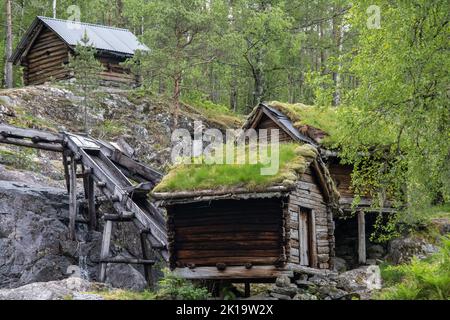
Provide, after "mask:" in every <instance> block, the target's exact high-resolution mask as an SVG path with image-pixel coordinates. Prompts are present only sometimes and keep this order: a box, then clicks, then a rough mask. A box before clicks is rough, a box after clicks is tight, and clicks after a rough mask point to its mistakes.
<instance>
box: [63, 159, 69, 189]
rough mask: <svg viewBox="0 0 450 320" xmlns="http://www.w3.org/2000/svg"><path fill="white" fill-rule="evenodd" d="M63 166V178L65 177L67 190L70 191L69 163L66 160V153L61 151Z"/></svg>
mask: <svg viewBox="0 0 450 320" xmlns="http://www.w3.org/2000/svg"><path fill="white" fill-rule="evenodd" d="M62 161H63V167H64V178H65V179H66V188H67V192H70V174H69V164H68V162H67V155H66V153H65V152H63V160H62Z"/></svg>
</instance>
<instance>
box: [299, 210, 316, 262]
mask: <svg viewBox="0 0 450 320" xmlns="http://www.w3.org/2000/svg"><path fill="white" fill-rule="evenodd" d="M298 224H299V225H298V240H299V245H300V247H299V257H300V265H302V266H308V267H309V266H312V260H311V256H312V250H313V247H312V230H311V229H312V221H311V210H309V209H305V208H302V207H300V208H299V215H298Z"/></svg>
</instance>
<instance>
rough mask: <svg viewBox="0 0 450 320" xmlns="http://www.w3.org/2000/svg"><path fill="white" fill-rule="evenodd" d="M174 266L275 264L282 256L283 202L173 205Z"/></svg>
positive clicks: (227, 201) (220, 202)
mask: <svg viewBox="0 0 450 320" xmlns="http://www.w3.org/2000/svg"><path fill="white" fill-rule="evenodd" d="M169 214H170V218H171V219H173V220H172V221H173V230H174V246H173V249H172V252H171V255H172V256H173V258H174V260H175V261H176V263H175V266H172V267H192V266H195V267H202V266H217V264H225V265H227V266H249V264H250V265H252V266H257V265H275V264H276V263H277V261H278V260H279V259H280V256H282V255H283V253H284V250H285V248H284V247H283V235H282V232H283V225H282V224H283V220H282V215H283V209H282V201H281V199H280V198H272V199H248V200H216V201H210V202H202V203H192V204H182V205H175V206H173V207H172V208H171V210H169Z"/></svg>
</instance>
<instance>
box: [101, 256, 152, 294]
mask: <svg viewBox="0 0 450 320" xmlns="http://www.w3.org/2000/svg"><path fill="white" fill-rule="evenodd" d="M105 282H106V283H107V284H109V285H111V286H112V287H113V288H121V289H128V290H133V291H142V290H144V289H145V288H147V281H146V280H145V277H144V276H143V275H142V273H140V272H139V271H137V270H136V269H135V268H133V267H132V266H131V265H128V264H117V263H110V264H108V266H107V268H106V281H105Z"/></svg>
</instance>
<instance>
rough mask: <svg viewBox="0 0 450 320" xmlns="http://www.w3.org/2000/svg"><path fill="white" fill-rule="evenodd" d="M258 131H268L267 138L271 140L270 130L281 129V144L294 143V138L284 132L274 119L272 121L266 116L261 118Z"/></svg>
mask: <svg viewBox="0 0 450 320" xmlns="http://www.w3.org/2000/svg"><path fill="white" fill-rule="evenodd" d="M255 129H256V130H259V129H267V130H268V132H267V136H268V138H270V130H271V129H279V135H280V142H293V141H294V140H293V139H292V137H291V136H290V135H289V134H287V133H286V132H285V131H284V130H282V129H281V128H280V127H279V126H278V125H277V124H276V123H275V122H274V121H273V120H272V119H270V118H269V117H268V116H266V115H265V114H264V115H263V116H262V117H261V120H260V121H259V123H258V125H257V127H256V128H255Z"/></svg>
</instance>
